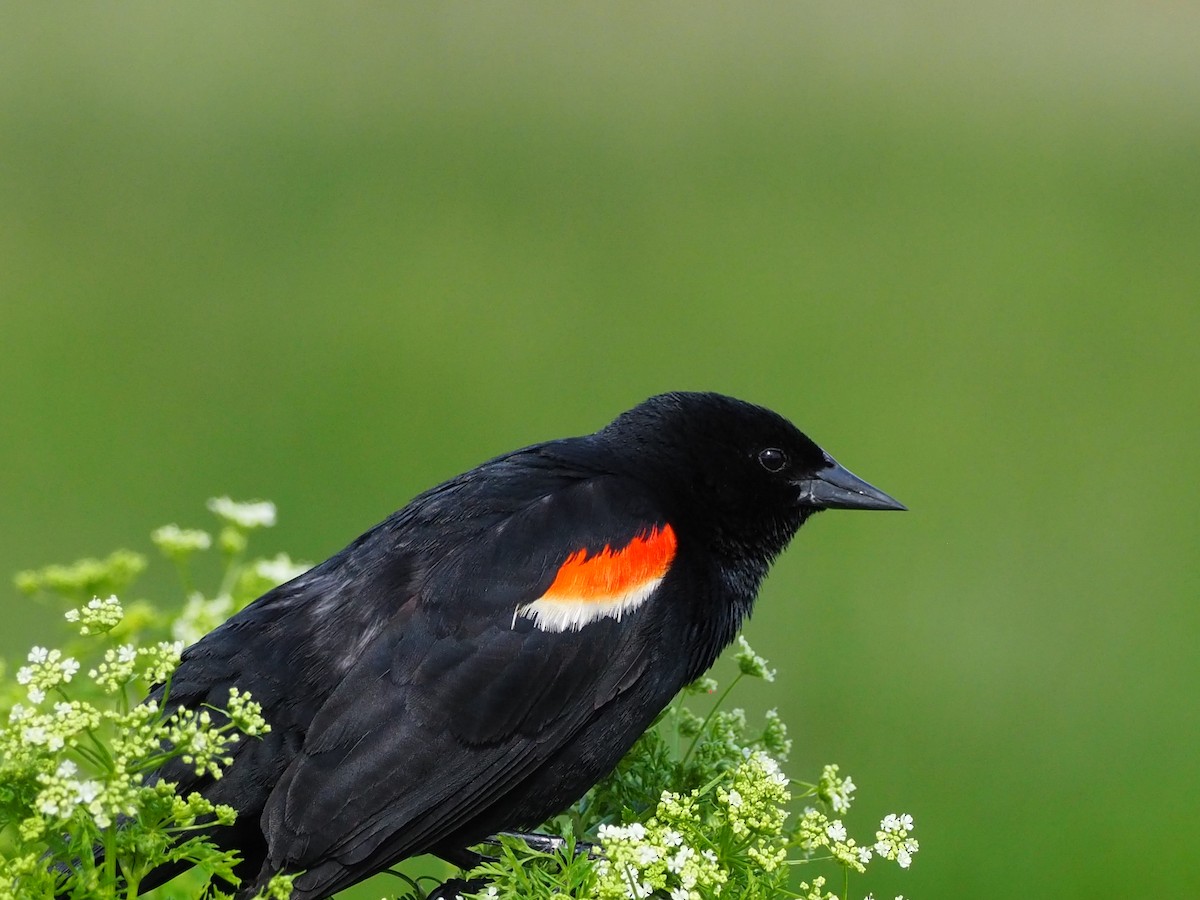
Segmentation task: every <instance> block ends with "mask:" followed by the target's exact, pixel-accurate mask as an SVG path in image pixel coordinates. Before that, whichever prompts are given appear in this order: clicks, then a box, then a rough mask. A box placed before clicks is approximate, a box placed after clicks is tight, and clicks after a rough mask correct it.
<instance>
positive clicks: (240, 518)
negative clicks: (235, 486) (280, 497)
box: [208, 497, 275, 531]
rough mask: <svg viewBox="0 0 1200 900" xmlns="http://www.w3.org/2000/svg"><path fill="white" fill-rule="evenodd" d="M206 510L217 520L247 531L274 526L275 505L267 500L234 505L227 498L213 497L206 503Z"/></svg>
mask: <svg viewBox="0 0 1200 900" xmlns="http://www.w3.org/2000/svg"><path fill="white" fill-rule="evenodd" d="M208 508H209V510H210V511H211V512H213V513H214V514H215V515H216V516H217V517H218V518H220V519H223V520H224V521H226V522H228V523H229V524H230V525H233V526H236V527H238V528H242V529H245V530H247V531H248V530H250V529H252V528H270V527H271V526H272V525H274V524H275V504H274V503H272V502H270V501H269V500H256V501H254V502H251V503H235V502H234V501H233V500H230V499H229V498H228V497H214V498H212V499H211V500H209V501H208Z"/></svg>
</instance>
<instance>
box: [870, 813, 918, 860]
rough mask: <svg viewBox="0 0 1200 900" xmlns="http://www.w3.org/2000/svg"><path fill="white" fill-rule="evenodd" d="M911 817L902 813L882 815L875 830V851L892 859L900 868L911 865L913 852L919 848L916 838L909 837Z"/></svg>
mask: <svg viewBox="0 0 1200 900" xmlns="http://www.w3.org/2000/svg"><path fill="white" fill-rule="evenodd" d="M912 830H913V817H912V816H910V815H907V814H904V813H901V814H898V815H897V814H895V813H893V814H891V815H888V816H884V818H883V821H882V822H880V823H879V830H878V831H877V832H875V852H876V853H878V854H879V855H880V856H882V857H883V858H884V859H894V860H895V861H896V864H897V865H898V866H900V868H902V869H907V868H908V867H909V866H911V865H912V857H913V854H914V853H916V852H917V850H919V849H920V845H919V844H918V843H917V840H916V838H911V837H909V834H910V833H911V832H912Z"/></svg>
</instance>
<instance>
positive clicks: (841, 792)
mask: <svg viewBox="0 0 1200 900" xmlns="http://www.w3.org/2000/svg"><path fill="white" fill-rule="evenodd" d="M856 790H857V787H856V785H855V784H854V782H853V781H852V780H851V779H850V776H849V775H847V776H846V777H845V778H842V777H840V776H839V775H838V767H837V766H835V765H828V766H825V768H824V769H822V770H821V779H820V781H818V782H817V796H818V797H820V798H821V799H822V800H824V801H825V802H826V803H828V804H829V807H830V809H832V810H833V811H834V812H835V813H846V812H848V811H849V810H850V803H851V798H850V795H851V794H853V793H854V792H855V791H856Z"/></svg>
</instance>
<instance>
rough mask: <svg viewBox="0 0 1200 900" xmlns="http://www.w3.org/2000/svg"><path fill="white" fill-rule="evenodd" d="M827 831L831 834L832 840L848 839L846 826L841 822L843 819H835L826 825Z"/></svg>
mask: <svg viewBox="0 0 1200 900" xmlns="http://www.w3.org/2000/svg"><path fill="white" fill-rule="evenodd" d="M825 833H826V834H827V835H829V837H830V838H831V839H832V840H835V841H844V840H845V839H846V826H845V825H843V824H842V823H841V820H839V819H834V820H833V821H832V822H830V823H829V824H828V825H826V826H825Z"/></svg>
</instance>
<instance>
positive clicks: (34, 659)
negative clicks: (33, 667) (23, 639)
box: [28, 647, 50, 663]
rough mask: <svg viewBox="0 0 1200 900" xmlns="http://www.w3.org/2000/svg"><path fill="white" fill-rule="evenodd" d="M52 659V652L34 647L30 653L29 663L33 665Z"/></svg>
mask: <svg viewBox="0 0 1200 900" xmlns="http://www.w3.org/2000/svg"><path fill="white" fill-rule="evenodd" d="M49 657H50V651H49V650H47V649H46V648H45V647H34V648H33V649H32V650H30V651H29V657H28V659H29V661H30V662H31V663H44V662H45V661H46V660H47V659H48V658H49Z"/></svg>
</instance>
